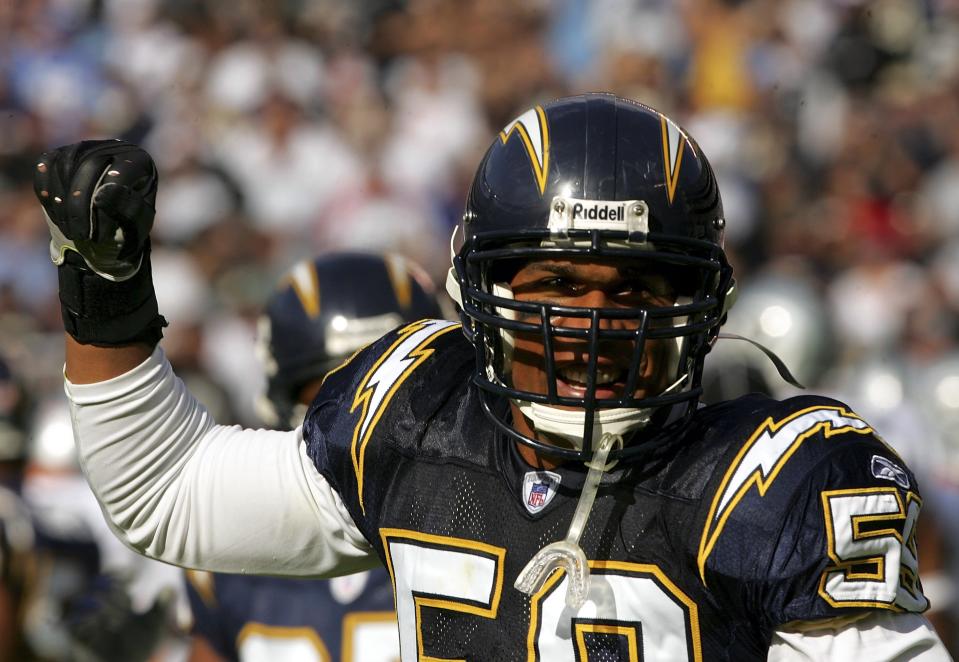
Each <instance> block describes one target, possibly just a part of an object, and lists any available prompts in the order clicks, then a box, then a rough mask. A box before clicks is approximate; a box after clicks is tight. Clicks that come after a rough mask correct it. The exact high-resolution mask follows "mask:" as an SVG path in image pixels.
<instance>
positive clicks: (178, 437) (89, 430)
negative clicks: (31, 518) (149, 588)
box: [66, 348, 378, 576]
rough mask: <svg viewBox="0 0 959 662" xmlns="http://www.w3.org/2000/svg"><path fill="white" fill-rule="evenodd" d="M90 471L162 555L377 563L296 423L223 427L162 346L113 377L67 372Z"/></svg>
mask: <svg viewBox="0 0 959 662" xmlns="http://www.w3.org/2000/svg"><path fill="white" fill-rule="evenodd" d="M66 392H67V396H68V397H69V399H70V403H71V413H72V415H73V427H74V436H75V437H76V442H77V446H78V452H79V456H80V463H81V466H82V467H83V471H84V473H85V474H86V476H87V479H88V480H89V482H90V485H91V486H92V488H93V491H94V493H95V494H96V495H97V498H98V499H99V501H100V504H101V507H102V508H103V511H104V514H105V515H106V517H107V520H108V522H109V523H110V525H111V527H112V528H113V530H114V531H115V532H116V534H117V535H118V536H119V537H120V539H121V540H123V541H124V542H125V543H126V544H127V545H129V546H130V547H132V548H133V549H135V550H136V551H138V552H141V553H143V554H146V555H147V556H151V557H153V558H157V559H160V560H162V561H167V562H169V563H174V564H177V565H183V566H187V567H192V568H201V569H206V570H217V571H223V572H247V573H268V574H276V575H300V576H321V575H333V574H344V573H347V572H354V571H356V570H359V569H365V568H369V567H372V566H374V565H377V563H378V561H377V560H376V558H375V556H374V555H373V552H372V549H371V547H370V545H369V544H368V543H367V541H366V540H365V539H364V538H363V536H362V534H361V533H360V532H359V530H358V529H357V527H356V525H355V524H354V523H353V521H352V520H351V519H350V516H349V514H348V513H347V511H346V508H345V506H344V505H343V503H342V501H341V500H340V497H339V495H338V494H337V493H336V492H335V491H334V490H333V489H332V488H331V487H330V485H329V484H328V483H327V481H326V480H325V479H324V478H323V477H322V476H321V475H320V473H319V472H318V471H316V469H315V467H314V466H313V464H312V462H311V461H310V459H309V457H308V456H307V455H306V444H305V442H304V441H303V438H302V433H301V430H300V429H299V428H297V430H294V431H290V432H277V431H270V430H245V429H242V428H240V427H238V426H233V427H227V426H222V425H216V424H215V423H214V421H213V420H212V418H211V417H210V415H209V413H207V411H206V409H205V408H204V407H203V406H202V405H200V404H199V403H198V402H197V401H196V400H195V399H194V398H193V396H192V395H191V394H190V393H189V392H188V391H187V390H186V388H185V387H184V385H183V383H182V382H181V381H180V380H179V379H178V378H177V377H176V375H174V374H173V370H172V368H171V367H170V364H169V362H168V361H167V360H166V358H165V357H164V355H163V352H162V350H160V349H159V348H157V349H156V350H155V351H154V353H153V355H152V356H151V357H150V358H149V359H147V360H146V361H144V362H143V363H142V364H141V365H139V366H137V367H136V368H134V369H133V370H131V371H130V372H127V373H125V374H123V375H120V376H118V377H115V378H113V379H111V380H108V381H105V382H99V383H95V384H83V385H78V384H71V383H70V382H69V381H67V382H66Z"/></svg>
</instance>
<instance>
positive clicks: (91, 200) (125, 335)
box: [35, 140, 376, 575]
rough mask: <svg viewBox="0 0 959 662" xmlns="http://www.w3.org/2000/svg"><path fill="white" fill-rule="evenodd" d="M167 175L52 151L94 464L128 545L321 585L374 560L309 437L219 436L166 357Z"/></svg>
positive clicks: (92, 153)
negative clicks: (162, 220) (310, 452)
mask: <svg viewBox="0 0 959 662" xmlns="http://www.w3.org/2000/svg"><path fill="white" fill-rule="evenodd" d="M156 187H157V176H156V169H155V167H154V165H153V161H152V159H151V158H150V156H149V154H147V153H146V152H145V151H143V150H142V149H140V148H139V147H136V146H135V145H131V144H129V143H125V142H122V141H117V140H108V141H87V142H82V143H78V144H76V145H70V146H67V147H62V148H59V149H56V150H53V151H51V152H48V153H46V154H44V155H43V156H42V157H41V159H40V161H39V163H38V164H37V165H36V171H35V190H36V193H37V197H38V198H39V200H40V202H41V204H42V205H43V208H44V212H45V215H46V219H47V223H48V225H49V228H50V232H51V237H52V240H51V245H50V255H51V259H52V260H53V262H54V264H56V265H57V268H58V275H59V283H60V302H61V310H62V313H63V320H64V327H65V330H66V332H67V338H66V371H65V376H66V392H67V395H68V397H69V398H70V404H71V413H72V415H73V419H74V430H75V432H76V437H77V438H76V442H77V446H78V451H79V457H80V462H81V465H82V467H83V470H84V473H85V474H86V476H87V479H88V480H89V481H90V484H91V487H92V488H93V491H94V493H95V494H96V495H97V498H98V499H99V500H100V503H101V505H102V506H103V510H104V513H105V515H106V516H107V518H108V521H109V522H110V525H111V527H112V528H113V529H114V531H115V532H116V533H117V535H118V536H119V537H120V539H121V540H123V541H124V542H125V543H126V544H127V545H129V546H130V547H132V548H133V549H135V550H136V551H139V552H141V553H144V554H147V555H148V556H152V557H154V558H158V559H161V560H163V561H167V562H170V563H175V564H179V565H186V566H189V567H197V568H204V569H210V570H222V571H234V572H260V573H270V574H291V575H322V574H338V573H345V572H353V571H355V570H357V569H361V568H366V567H370V566H371V565H373V564H375V563H376V561H375V559H374V558H373V557H372V555H371V552H370V548H369V545H368V544H367V542H366V541H365V540H364V539H363V537H362V536H361V534H360V533H359V531H358V530H357V528H356V526H355V525H354V523H353V522H352V520H351V519H350V517H349V515H348V514H347V513H346V510H345V508H344V507H343V505H342V503H341V502H340V499H339V496H338V495H337V494H336V492H335V491H334V490H333V489H332V488H331V486H330V485H329V484H328V483H327V482H326V481H325V480H324V479H323V477H322V476H321V475H320V474H319V473H318V472H317V471H316V470H315V468H314V467H313V465H312V463H311V462H310V460H309V458H308V457H307V456H306V453H305V452H304V444H303V440H302V436H301V434H300V432H299V430H295V431H292V432H273V431H265V430H243V429H241V428H239V427H227V426H222V425H217V424H216V423H215V422H214V421H213V420H212V418H211V417H210V415H209V413H208V412H207V411H206V410H205V409H204V408H203V406H202V405H201V404H200V403H198V402H197V401H196V400H195V399H194V398H193V397H192V396H191V395H190V393H189V392H188V391H187V390H186V388H185V387H184V385H183V383H182V382H181V381H180V380H179V379H177V378H176V376H175V375H174V374H173V371H172V368H171V367H170V364H169V363H168V362H167V361H166V358H165V357H164V355H163V352H162V351H161V350H160V349H159V348H158V347H157V343H158V342H159V340H160V337H161V335H162V334H161V329H162V327H163V326H165V325H166V321H165V320H164V319H163V317H162V316H160V314H159V311H158V310H157V302H156V296H155V293H154V288H153V281H152V275H151V273H150V242H149V232H150V229H151V228H152V224H153V216H154V208H153V204H154V200H155V198H156Z"/></svg>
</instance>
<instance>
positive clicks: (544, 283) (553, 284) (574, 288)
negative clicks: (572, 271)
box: [537, 276, 581, 294]
mask: <svg viewBox="0 0 959 662" xmlns="http://www.w3.org/2000/svg"><path fill="white" fill-rule="evenodd" d="M537 285H538V286H539V287H540V288H542V289H543V290H547V291H550V292H561V293H570V294H572V293H576V292H578V291H579V289H580V287H581V286H579V285H577V284H576V283H574V282H573V281H571V280H569V279H567V278H564V277H563V276H550V277H549V278H543V279H541V280H540V281H538V283H537Z"/></svg>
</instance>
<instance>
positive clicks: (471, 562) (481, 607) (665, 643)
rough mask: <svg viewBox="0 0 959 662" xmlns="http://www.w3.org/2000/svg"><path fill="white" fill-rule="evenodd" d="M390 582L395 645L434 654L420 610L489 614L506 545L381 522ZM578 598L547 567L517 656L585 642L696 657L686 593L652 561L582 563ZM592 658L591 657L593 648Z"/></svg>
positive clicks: (585, 658) (577, 647) (653, 658)
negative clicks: (583, 581)
mask: <svg viewBox="0 0 959 662" xmlns="http://www.w3.org/2000/svg"><path fill="white" fill-rule="evenodd" d="M381 534H382V536H383V543H384V548H385V549H386V552H387V565H388V567H389V570H390V574H391V575H392V576H393V581H394V585H395V587H396V611H397V618H398V620H399V627H400V649H401V652H402V659H403V660H404V661H406V662H413V661H414V660H415V661H417V662H420V661H424V662H425V661H435V660H437V659H438V658H435V657H433V656H431V655H430V654H429V652H428V651H426V650H424V645H423V636H422V630H421V628H422V625H421V610H422V608H423V607H434V608H438V609H447V610H450V611H458V612H466V613H470V614H474V615H476V616H480V617H483V618H496V616H497V612H498V609H499V602H500V597H501V595H502V591H503V579H504V578H503V561H504V558H505V556H506V550H505V549H503V548H500V547H493V546H492V545H486V544H484V543H479V542H476V541H471V540H464V539H461V538H447V537H445V536H434V535H427V534H422V533H417V532H412V531H405V530H398V529H389V530H384V531H382V532H381ZM590 567H591V572H592V577H591V581H590V592H589V597H588V599H587V601H586V603H585V604H584V605H583V606H582V607H581V608H580V610H579V611H578V612H577V613H571V612H570V611H569V610H568V609H567V608H566V605H565V595H566V591H565V587H566V578H565V575H564V574H562V573H555V574H554V575H552V576H551V577H550V579H549V580H548V581H547V582H546V584H545V585H544V586H543V588H542V589H541V590H540V591H539V592H538V593H537V594H536V595H534V596H533V598H532V600H531V607H530V609H531V613H530V636H529V637H528V639H527V660H528V661H529V662H535V661H538V660H542V661H544V662H545V661H547V660H548V661H549V662H554V661H555V662H565V661H567V660H568V661H570V662H573V661H576V662H589V661H590V660H591V655H599V654H597V653H591V651H594V650H601V649H602V650H605V651H606V653H605V657H603V658H602V659H609V658H608V654H609V653H608V651H609V649H610V648H611V647H612V648H613V649H614V650H615V649H618V650H620V651H624V653H623V654H624V657H623V659H624V660H630V661H633V660H640V659H642V660H644V662H658V661H665V660H692V661H693V662H700V660H701V659H702V647H701V644H700V640H699V617H698V611H697V608H696V605H695V603H693V601H692V600H690V599H689V598H688V597H687V596H686V595H685V594H684V593H683V592H682V591H680V590H679V588H678V587H676V585H675V584H673V583H672V582H671V581H670V580H669V578H667V577H666V576H665V575H664V574H663V573H662V571H661V570H660V569H659V568H658V567H656V566H653V565H644V564H637V563H626V562H616V561H595V562H591V563H590ZM596 659H597V660H598V659H600V658H599V657H597V658H596Z"/></svg>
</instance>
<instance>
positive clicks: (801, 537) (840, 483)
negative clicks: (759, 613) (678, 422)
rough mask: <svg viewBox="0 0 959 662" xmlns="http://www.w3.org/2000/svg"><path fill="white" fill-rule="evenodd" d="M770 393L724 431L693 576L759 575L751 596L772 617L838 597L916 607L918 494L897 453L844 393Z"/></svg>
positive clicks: (834, 602) (831, 609)
mask: <svg viewBox="0 0 959 662" xmlns="http://www.w3.org/2000/svg"><path fill="white" fill-rule="evenodd" d="M769 404H770V407H769V409H768V410H767V412H766V414H765V415H764V416H762V417H761V420H759V421H758V424H757V422H756V421H755V420H754V421H753V425H754V427H753V429H752V430H750V431H749V432H748V433H747V434H745V435H740V436H739V438H737V439H735V440H730V445H729V447H728V449H727V452H726V453H725V454H724V456H723V460H722V461H721V462H719V463H718V464H717V465H716V466H715V469H714V472H713V475H712V477H711V479H710V481H709V488H708V489H707V491H706V492H705V493H704V499H703V501H702V507H703V508H704V511H705V512H704V517H703V518H702V519H701V521H702V532H701V535H700V540H699V546H698V552H697V563H698V567H699V572H700V576H701V578H702V580H703V581H704V582H707V583H709V582H711V581H713V580H714V579H715V580H716V581H718V582H722V581H724V580H725V578H735V580H736V581H738V582H743V583H745V584H747V585H752V586H754V587H756V588H757V589H758V590H757V593H756V597H757V599H760V600H761V601H762V602H761V605H760V604H754V605H753V607H754V608H757V609H758V608H762V609H763V612H764V613H765V614H767V615H768V617H769V618H770V619H771V621H772V623H773V624H774V625H775V624H779V623H783V622H788V621H790V620H810V619H816V618H828V617H832V616H835V615H836V610H838V609H842V608H845V607H856V608H861V607H874V608H886V609H893V610H908V611H922V610H923V609H925V608H926V606H927V605H928V602H927V601H926V600H925V598H924V597H923V596H922V590H921V587H920V586H919V584H918V560H917V559H916V555H915V541H914V532H915V530H914V527H915V519H916V517H918V512H919V507H920V505H921V501H920V497H919V493H918V487H917V485H916V479H915V477H914V476H913V475H912V473H911V472H910V471H909V470H908V468H907V467H906V465H905V463H904V462H903V461H902V460H901V459H900V458H899V457H898V456H897V455H896V453H895V452H894V451H893V450H892V449H891V448H890V447H889V446H888V445H886V444H885V443H884V442H883V441H882V440H881V439H880V438H879V437H878V435H877V434H876V433H875V431H874V430H873V429H872V427H870V425H869V424H868V423H867V422H866V421H864V420H863V419H862V418H860V417H859V416H858V415H856V414H855V413H854V412H853V411H852V410H851V409H850V408H849V407H847V406H846V405H845V404H843V403H841V402H838V401H835V400H830V399H827V398H822V397H815V396H803V397H799V398H792V399H789V400H786V401H783V402H775V401H769ZM867 548H868V549H867ZM887 555H888V559H887ZM887 561H888V562H887ZM910 577H911V578H912V579H910ZM760 595H761V596H762V597H761V598H760V597H759V596H760Z"/></svg>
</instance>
